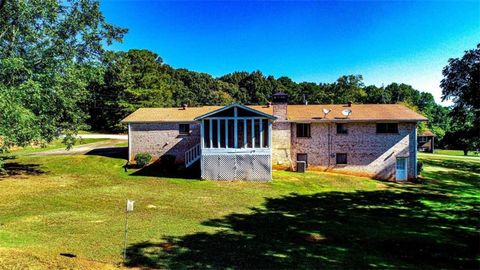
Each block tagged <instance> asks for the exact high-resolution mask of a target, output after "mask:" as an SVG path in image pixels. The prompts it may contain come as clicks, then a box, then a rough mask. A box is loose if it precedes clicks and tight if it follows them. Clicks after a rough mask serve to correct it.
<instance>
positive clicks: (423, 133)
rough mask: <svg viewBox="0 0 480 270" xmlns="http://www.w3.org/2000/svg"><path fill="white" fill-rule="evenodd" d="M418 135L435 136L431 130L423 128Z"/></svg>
mask: <svg viewBox="0 0 480 270" xmlns="http://www.w3.org/2000/svg"><path fill="white" fill-rule="evenodd" d="M418 136H428V137H435V134H433V132H431V131H430V130H425V131H424V132H422V133H421V134H419V135H418Z"/></svg>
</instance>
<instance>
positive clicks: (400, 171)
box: [395, 157, 407, 181]
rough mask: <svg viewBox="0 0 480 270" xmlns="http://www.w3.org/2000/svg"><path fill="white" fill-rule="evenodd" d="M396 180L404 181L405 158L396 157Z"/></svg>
mask: <svg viewBox="0 0 480 270" xmlns="http://www.w3.org/2000/svg"><path fill="white" fill-rule="evenodd" d="M395 178H396V180H397V181H406V180H407V158H404V157H403V158H397V166H396V177H395Z"/></svg>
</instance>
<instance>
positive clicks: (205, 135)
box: [203, 120, 211, 148]
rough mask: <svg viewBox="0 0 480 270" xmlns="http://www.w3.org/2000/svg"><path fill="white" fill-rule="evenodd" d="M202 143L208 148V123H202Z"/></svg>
mask: <svg viewBox="0 0 480 270" xmlns="http://www.w3.org/2000/svg"><path fill="white" fill-rule="evenodd" d="M203 143H204V145H205V148H210V147H211V145H210V121H208V120H205V121H203Z"/></svg>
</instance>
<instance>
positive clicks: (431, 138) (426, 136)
mask: <svg viewBox="0 0 480 270" xmlns="http://www.w3.org/2000/svg"><path fill="white" fill-rule="evenodd" d="M417 142H418V146H417V148H418V151H420V152H429V153H433V151H434V150H435V134H433V132H431V131H430V130H425V131H424V132H422V133H421V134H419V135H418V137H417Z"/></svg>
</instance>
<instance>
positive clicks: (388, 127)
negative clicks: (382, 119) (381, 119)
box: [377, 123, 398, 133]
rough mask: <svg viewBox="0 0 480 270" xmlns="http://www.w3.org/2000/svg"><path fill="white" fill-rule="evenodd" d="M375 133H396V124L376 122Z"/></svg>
mask: <svg viewBox="0 0 480 270" xmlns="http://www.w3.org/2000/svg"><path fill="white" fill-rule="evenodd" d="M377 133H398V124H397V123H377Z"/></svg>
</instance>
